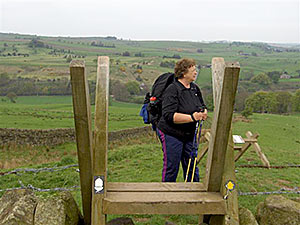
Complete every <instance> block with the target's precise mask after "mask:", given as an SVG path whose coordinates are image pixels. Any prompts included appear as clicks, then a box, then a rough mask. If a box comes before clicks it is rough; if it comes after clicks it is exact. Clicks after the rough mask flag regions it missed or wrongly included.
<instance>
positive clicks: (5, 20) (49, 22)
mask: <svg viewBox="0 0 300 225" xmlns="http://www.w3.org/2000/svg"><path fill="white" fill-rule="evenodd" d="M299 11H300V0H236V1H233V0H228V1H226V0H223V1H221V0H0V32H14V33H22V34H37V35H48V36H59V35H60V36H109V35H111V36H116V37H118V38H123V39H131V40H190V41H216V40H230V41H262V42H273V43H275V42H276V43H299V42H300V37H299V36H300V34H299V33H300V31H299V29H300V28H299V26H300V15H299V14H300V13H299Z"/></svg>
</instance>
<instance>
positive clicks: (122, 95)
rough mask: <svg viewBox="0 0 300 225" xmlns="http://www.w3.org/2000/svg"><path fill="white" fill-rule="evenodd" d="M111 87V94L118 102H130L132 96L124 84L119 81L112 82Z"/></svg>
mask: <svg viewBox="0 0 300 225" xmlns="http://www.w3.org/2000/svg"><path fill="white" fill-rule="evenodd" d="M109 85H110V87H109V90H110V93H111V94H112V95H113V96H114V98H115V99H116V100H117V101H125V102H127V101H129V97H130V94H129V92H128V90H127V88H126V86H125V85H124V84H123V83H121V82H120V81H119V80H111V82H110V83H109Z"/></svg>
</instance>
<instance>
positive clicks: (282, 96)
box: [276, 91, 292, 113]
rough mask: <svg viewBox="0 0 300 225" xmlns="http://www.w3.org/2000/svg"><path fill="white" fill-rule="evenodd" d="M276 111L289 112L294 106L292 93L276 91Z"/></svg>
mask: <svg viewBox="0 0 300 225" xmlns="http://www.w3.org/2000/svg"><path fill="white" fill-rule="evenodd" d="M276 101H277V104H276V113H287V112H290V111H291V108H292V94H291V93H289V92H287V91H280V92H276Z"/></svg>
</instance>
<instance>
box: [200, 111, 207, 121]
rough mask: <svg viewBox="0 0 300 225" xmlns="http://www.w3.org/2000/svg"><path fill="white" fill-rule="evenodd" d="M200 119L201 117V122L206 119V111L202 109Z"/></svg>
mask: <svg viewBox="0 0 300 225" xmlns="http://www.w3.org/2000/svg"><path fill="white" fill-rule="evenodd" d="M201 117H202V120H206V119H207V109H204V112H201Z"/></svg>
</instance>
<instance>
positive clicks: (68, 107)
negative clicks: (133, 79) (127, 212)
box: [0, 96, 300, 225]
mask: <svg viewBox="0 0 300 225" xmlns="http://www.w3.org/2000/svg"><path fill="white" fill-rule="evenodd" d="M71 102H72V101H71V97H69V96H66V97H20V98H18V100H17V103H16V104H12V103H8V102H2V101H1V100H0V109H1V111H0V112H1V114H0V116H1V117H0V120H1V127H16V128H38V129H40V128H44V129H47V128H52V127H55V126H58V125H62V126H60V127H72V126H73V117H72V116H73V115H72V103H71ZM139 108H140V105H136V104H125V103H119V102H113V103H112V106H110V108H109V117H110V118H109V126H110V127H109V129H110V130H119V129H122V128H125V127H126V128H128V127H136V126H143V123H142V121H141V118H140V117H139V116H138V111H139ZM13 113H15V114H13ZM34 113H35V114H34ZM37 115H38V116H37ZM39 116H42V117H39ZM43 116H47V117H53V119H49V118H47V117H43ZM210 116H211V114H210ZM42 118H45V120H43V119H42ZM28 121H30V122H28ZM52 123H53V124H52ZM299 125H300V115H299V114H295V115H289V116H282V115H272V114H254V115H252V116H251V117H250V121H248V122H242V121H237V122H235V123H233V133H234V134H239V135H241V136H243V137H245V133H246V132H247V131H251V132H252V133H256V132H257V133H259V134H260V137H259V138H258V143H259V145H260V147H261V149H262V151H263V152H264V153H265V155H266V156H267V158H268V159H269V161H270V163H271V165H291V164H293V165H294V164H298V165H299V164H300V160H299V159H300V136H299V134H300V126H299ZM200 147H201V146H200ZM205 160H206V158H204V159H203V160H202V161H201V162H200V165H199V169H200V176H201V178H202V179H203V175H204V167H205V164H206V163H205ZM74 163H77V152H76V145H75V143H65V144H63V145H60V146H55V147H51V148H48V147H44V146H41V147H31V146H3V147H2V148H1V150H0V172H5V171H8V170H11V169H13V168H16V167H30V168H42V167H54V166H63V165H70V164H74ZM243 164H250V165H261V164H262V163H261V161H260V160H259V158H258V156H257V155H256V153H255V151H254V150H253V149H252V147H251V148H250V149H249V150H248V151H247V152H246V153H245V154H244V155H243V156H242V158H241V159H240V160H239V161H238V162H236V166H237V168H236V176H237V190H238V191H241V192H253V191H278V190H280V189H281V188H286V189H290V190H292V189H293V188H295V187H299V186H300V176H299V168H285V169H262V168H242V167H238V166H239V165H243ZM161 170H162V151H161V146H160V144H159V142H158V141H157V139H156V138H155V137H154V136H153V137H142V138H140V139H136V140H130V141H126V142H122V141H119V142H116V143H110V145H109V151H108V180H109V181H121V182H122V181H123V182H159V181H160V180H161ZM19 181H22V183H23V184H24V185H29V184H31V185H33V186H35V187H39V188H54V187H71V186H73V185H79V174H78V172H76V168H69V169H67V170H63V171H58V172H53V173H50V172H39V173H24V174H22V175H21V176H20V175H15V174H11V175H6V176H1V177H0V189H5V188H11V187H19V186H20V184H19ZM178 181H179V182H182V181H183V177H182V171H180V174H179V175H178ZM2 194H3V192H0V196H1V195H2ZM38 194H39V195H46V196H49V195H52V194H54V193H43V194H41V193H38ZM72 194H73V196H74V197H75V199H76V201H77V203H78V204H79V206H80V207H81V196H80V191H79V190H76V191H72ZM284 196H286V197H295V196H296V195H295V194H288V195H284ZM266 197H267V196H266V195H262V196H240V197H239V206H240V207H247V208H249V209H250V210H251V211H252V212H253V213H255V211H256V209H255V207H256V205H257V204H258V203H259V202H260V201H263V200H264V199H265V198H266ZM114 217H115V216H109V217H108V218H109V219H111V218H114ZM132 218H133V219H134V221H135V223H136V224H138V225H142V224H144V225H145V224H157V225H159V224H164V222H165V221H166V220H169V221H173V222H175V223H176V224H182V225H186V224H197V216H151V215H141V216H132Z"/></svg>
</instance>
